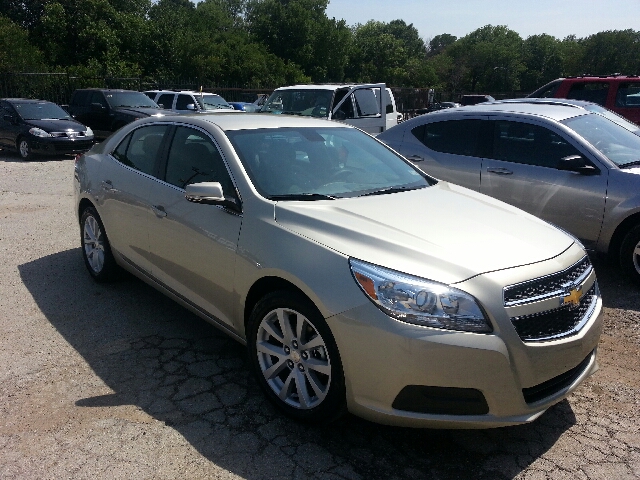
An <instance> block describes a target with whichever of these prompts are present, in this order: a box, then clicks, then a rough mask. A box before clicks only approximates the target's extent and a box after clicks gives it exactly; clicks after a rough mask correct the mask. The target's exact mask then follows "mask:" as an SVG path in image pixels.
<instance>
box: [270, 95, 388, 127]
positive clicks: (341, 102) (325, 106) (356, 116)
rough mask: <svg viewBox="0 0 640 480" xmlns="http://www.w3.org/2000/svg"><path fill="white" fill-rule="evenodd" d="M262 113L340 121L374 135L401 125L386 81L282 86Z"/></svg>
mask: <svg viewBox="0 0 640 480" xmlns="http://www.w3.org/2000/svg"><path fill="white" fill-rule="evenodd" d="M260 113H274V114H288V115H301V116H307V117H317V118H326V119H329V120H338V121H341V122H344V123H348V124H349V125H353V126H355V127H358V128H360V129H361V130H364V131H365V132H368V133H371V134H373V135H376V134H378V133H380V132H384V131H385V130H386V129H388V128H391V127H392V126H394V125H397V124H398V111H397V110H396V102H395V99H394V97H393V93H392V92H391V89H390V88H387V86H386V85H385V84H384V83H371V84H357V85H338V84H336V85H324V84H316V85H293V86H289V87H281V88H278V89H276V90H275V91H274V92H273V93H272V94H271V96H270V97H269V98H268V99H267V101H266V102H265V104H264V105H263V106H262V109H261V110H260Z"/></svg>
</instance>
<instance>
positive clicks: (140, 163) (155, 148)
mask: <svg viewBox="0 0 640 480" xmlns="http://www.w3.org/2000/svg"><path fill="white" fill-rule="evenodd" d="M167 128H168V126H167V125H150V126H148V127H141V128H138V129H137V130H134V131H133V132H131V133H130V134H129V135H127V136H126V137H125V138H124V140H122V142H120V145H118V147H117V148H116V149H115V150H114V152H113V157H114V158H116V160H118V161H119V162H121V163H123V164H125V165H127V166H129V167H131V168H134V169H136V170H139V171H141V172H143V173H146V174H148V175H153V174H154V171H155V166H156V161H157V159H158V156H159V155H160V153H161V152H160V146H161V144H162V140H163V138H164V135H165V133H166V131H167Z"/></svg>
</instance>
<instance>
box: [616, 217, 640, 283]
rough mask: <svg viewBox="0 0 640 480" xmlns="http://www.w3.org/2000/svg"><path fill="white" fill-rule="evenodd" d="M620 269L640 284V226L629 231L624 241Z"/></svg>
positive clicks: (621, 248)
mask: <svg viewBox="0 0 640 480" xmlns="http://www.w3.org/2000/svg"><path fill="white" fill-rule="evenodd" d="M620 267H621V268H622V271H623V272H624V273H625V274H626V275H627V276H628V277H630V278H631V279H633V280H634V281H635V282H636V283H639V284H640V225H636V226H635V227H633V228H632V229H631V230H629V232H628V233H627V235H626V236H625V237H624V240H623V241H622V246H621V247H620Z"/></svg>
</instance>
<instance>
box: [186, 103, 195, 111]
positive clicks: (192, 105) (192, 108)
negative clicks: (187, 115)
mask: <svg viewBox="0 0 640 480" xmlns="http://www.w3.org/2000/svg"><path fill="white" fill-rule="evenodd" d="M195 109H196V106H195V105H194V104H193V103H190V104H189V105H187V110H195Z"/></svg>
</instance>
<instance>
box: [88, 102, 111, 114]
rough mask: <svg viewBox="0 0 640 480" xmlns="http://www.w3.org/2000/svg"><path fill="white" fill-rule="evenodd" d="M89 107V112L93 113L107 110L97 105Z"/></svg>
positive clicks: (93, 104)
mask: <svg viewBox="0 0 640 480" xmlns="http://www.w3.org/2000/svg"><path fill="white" fill-rule="evenodd" d="M89 106H90V107H91V111H93V112H102V111H104V110H106V109H107V108H106V107H105V106H103V105H101V104H99V103H92V104H91V105H89Z"/></svg>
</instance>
